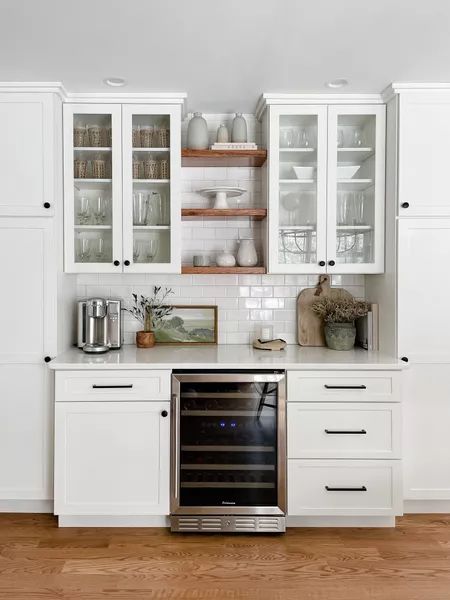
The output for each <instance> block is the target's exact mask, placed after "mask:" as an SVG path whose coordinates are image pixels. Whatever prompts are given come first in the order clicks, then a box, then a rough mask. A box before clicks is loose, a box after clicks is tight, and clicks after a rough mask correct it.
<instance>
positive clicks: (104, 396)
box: [55, 370, 171, 402]
mask: <svg viewBox="0 0 450 600" xmlns="http://www.w3.org/2000/svg"><path fill="white" fill-rule="evenodd" d="M170 377H171V372H170V371H158V370H154V371H153V370H148V371H119V370H118V371H58V372H57V373H56V375H55V399H56V402H102V401H104V402H107V401H109V402H111V401H116V400H117V401H118V400H170Z"/></svg>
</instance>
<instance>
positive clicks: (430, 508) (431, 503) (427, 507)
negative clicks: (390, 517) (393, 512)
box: [403, 500, 450, 514]
mask: <svg viewBox="0 0 450 600" xmlns="http://www.w3.org/2000/svg"><path fill="white" fill-rule="evenodd" d="M403 512H404V513H405V514H414V513H417V514H420V513H450V500H404V502H403Z"/></svg>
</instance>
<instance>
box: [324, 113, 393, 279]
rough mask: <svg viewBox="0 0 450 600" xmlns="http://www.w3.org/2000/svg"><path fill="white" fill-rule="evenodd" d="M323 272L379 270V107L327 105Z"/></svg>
mask: <svg viewBox="0 0 450 600" xmlns="http://www.w3.org/2000/svg"><path fill="white" fill-rule="evenodd" d="M328 111H329V134H328V140H329V145H328V244H327V256H328V270H329V271H331V272H333V271H334V272H336V273H380V272H382V271H383V270H384V233H383V230H384V180H385V177H384V169H385V158H384V146H385V107H384V106H345V107H339V106H333V107H329V109H328Z"/></svg>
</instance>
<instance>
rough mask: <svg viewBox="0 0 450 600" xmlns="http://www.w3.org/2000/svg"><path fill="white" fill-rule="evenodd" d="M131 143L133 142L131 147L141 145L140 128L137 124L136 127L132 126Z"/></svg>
mask: <svg viewBox="0 0 450 600" xmlns="http://www.w3.org/2000/svg"><path fill="white" fill-rule="evenodd" d="M132 143H133V148H140V147H141V128H140V127H139V125H137V126H136V127H133V133H132Z"/></svg>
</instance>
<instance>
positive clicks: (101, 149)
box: [73, 146, 111, 152]
mask: <svg viewBox="0 0 450 600" xmlns="http://www.w3.org/2000/svg"><path fill="white" fill-rule="evenodd" d="M73 151H74V152H111V146H75V147H74V149H73Z"/></svg>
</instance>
